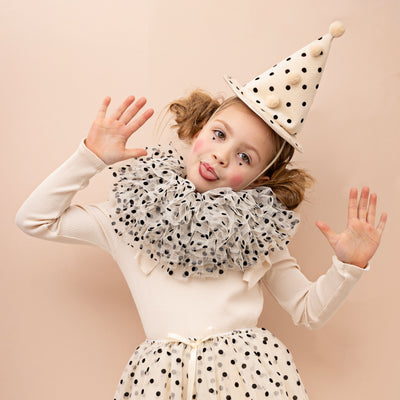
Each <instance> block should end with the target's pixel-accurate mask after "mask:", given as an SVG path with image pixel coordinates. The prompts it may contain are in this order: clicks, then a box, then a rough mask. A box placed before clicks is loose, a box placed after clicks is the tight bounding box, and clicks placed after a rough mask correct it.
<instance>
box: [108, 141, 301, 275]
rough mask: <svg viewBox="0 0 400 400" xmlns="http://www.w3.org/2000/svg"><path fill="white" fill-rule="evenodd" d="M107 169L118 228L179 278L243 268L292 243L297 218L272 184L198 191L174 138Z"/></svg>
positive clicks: (112, 216) (131, 243)
mask: <svg viewBox="0 0 400 400" xmlns="http://www.w3.org/2000/svg"><path fill="white" fill-rule="evenodd" d="M146 150H147V155H146V156H143V157H139V158H132V159H130V160H128V162H127V164H125V165H123V166H119V167H114V166H110V167H109V169H111V170H112V171H113V172H112V175H113V177H114V178H116V179H115V180H116V182H115V183H114V184H113V188H112V191H111V197H112V198H113V199H115V208H114V210H113V211H114V212H113V213H112V214H110V215H109V217H110V220H111V224H112V226H113V228H114V231H115V233H116V234H117V235H118V236H120V237H121V239H122V240H123V241H124V242H125V243H126V244H127V245H129V246H131V247H133V248H134V249H137V250H139V251H141V252H145V253H146V254H147V256H148V257H149V258H150V259H152V260H154V262H155V263H156V265H157V266H160V267H161V268H163V269H164V270H165V271H166V273H168V274H169V275H173V276H174V277H177V278H187V277H189V276H197V277H200V276H201V277H218V276H219V275H221V274H223V273H224V271H226V270H229V269H230V270H241V271H245V270H246V269H248V268H251V267H252V266H254V265H256V264H257V263H259V262H260V261H261V260H263V259H265V258H266V257H268V254H269V252H270V251H273V250H274V249H276V248H279V249H282V248H283V246H286V245H287V244H288V243H289V238H290V237H291V236H292V235H293V234H294V233H295V230H296V228H297V224H298V223H299V217H298V215H297V214H296V213H295V212H293V211H289V210H286V209H285V207H284V206H283V204H282V203H281V202H280V201H279V200H278V199H277V198H276V196H275V194H274V193H273V192H272V190H271V189H270V188H268V187H265V186H263V187H258V188H255V189H246V190H242V191H238V192H235V191H234V190H232V189H231V188H228V187H224V188H217V189H212V190H209V191H207V192H204V193H198V192H196V190H195V186H194V185H193V183H192V182H191V181H189V180H188V179H186V174H185V167H184V164H183V158H182V157H181V156H180V155H179V154H178V152H177V150H176V149H175V148H174V147H173V145H172V143H170V144H169V146H168V147H167V148H166V149H162V148H161V146H160V145H158V146H153V147H146Z"/></svg>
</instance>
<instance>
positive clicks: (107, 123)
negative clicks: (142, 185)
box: [85, 96, 154, 165]
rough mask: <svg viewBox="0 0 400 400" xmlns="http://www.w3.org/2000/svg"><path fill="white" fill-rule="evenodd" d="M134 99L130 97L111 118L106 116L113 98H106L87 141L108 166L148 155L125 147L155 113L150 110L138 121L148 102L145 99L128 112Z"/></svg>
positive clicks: (144, 151) (143, 151)
mask: <svg viewBox="0 0 400 400" xmlns="http://www.w3.org/2000/svg"><path fill="white" fill-rule="evenodd" d="M134 100H135V96H129V97H127V98H126V99H125V101H124V102H123V103H122V104H121V105H120V106H119V107H118V108H117V109H116V110H115V111H114V112H113V113H112V114H111V116H110V117H106V112H107V107H108V106H109V105H110V102H111V97H106V98H105V99H104V100H103V103H102V104H101V106H100V109H99V112H98V113H97V116H96V119H95V121H94V122H93V124H92V127H91V128H90V131H89V134H88V136H87V138H86V139H85V145H86V147H87V148H88V149H89V150H91V151H92V152H93V153H95V154H96V155H97V156H98V157H100V158H101V159H102V160H103V161H104V162H105V163H106V164H107V165H110V164H114V163H116V162H118V161H122V160H126V159H128V158H132V157H140V156H144V155H146V154H147V152H146V150H145V149H127V148H126V147H125V146H126V142H127V140H128V139H129V137H130V136H131V135H132V133H134V132H136V131H137V130H138V129H139V128H140V127H141V126H142V125H143V124H144V123H145V122H146V121H147V120H148V119H149V118H150V117H151V116H152V115H153V113H154V110H153V109H152V108H150V109H148V110H146V111H145V112H144V113H143V114H142V115H140V116H139V117H138V118H136V119H133V117H135V116H136V114H137V113H138V112H139V110H140V109H141V108H142V107H143V106H144V105H145V103H146V99H145V98H144V97H141V98H140V99H139V100H137V101H136V102H135V103H134V104H133V105H132V106H131V107H130V108H129V109H128V107H129V106H130V105H131V104H132V103H133V102H134Z"/></svg>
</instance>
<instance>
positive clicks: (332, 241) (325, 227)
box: [315, 221, 337, 247]
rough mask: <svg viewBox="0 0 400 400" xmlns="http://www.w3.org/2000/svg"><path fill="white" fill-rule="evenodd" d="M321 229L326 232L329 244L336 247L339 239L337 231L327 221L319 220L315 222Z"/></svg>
mask: <svg viewBox="0 0 400 400" xmlns="http://www.w3.org/2000/svg"><path fill="white" fill-rule="evenodd" d="M315 225H317V227H318V228H319V230H320V231H321V232H322V233H323V234H324V236H325V237H326V238H327V239H328V242H329V244H330V245H331V246H332V247H334V245H335V243H336V241H337V235H336V233H335V232H334V231H333V230H332V229H331V228H330V227H329V226H328V225H327V224H326V223H325V222H322V221H317V222H316V223H315Z"/></svg>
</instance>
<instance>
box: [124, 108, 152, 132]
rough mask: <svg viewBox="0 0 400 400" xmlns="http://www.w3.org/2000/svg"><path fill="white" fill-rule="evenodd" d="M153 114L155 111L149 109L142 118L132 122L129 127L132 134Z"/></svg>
mask: <svg viewBox="0 0 400 400" xmlns="http://www.w3.org/2000/svg"><path fill="white" fill-rule="evenodd" d="M153 114H154V110H153V109H152V108H149V109H148V110H146V111H145V112H144V113H143V114H142V115H141V116H140V117H138V118H137V119H135V120H134V121H132V122H131V123H130V124H129V125H128V127H129V131H130V133H131V134H132V133H133V132H135V131H137V130H138V129H139V128H140V127H141V126H142V125H143V124H144V123H145V122H146V121H147V120H148V119H149V118H150V117H151V116H152V115H153Z"/></svg>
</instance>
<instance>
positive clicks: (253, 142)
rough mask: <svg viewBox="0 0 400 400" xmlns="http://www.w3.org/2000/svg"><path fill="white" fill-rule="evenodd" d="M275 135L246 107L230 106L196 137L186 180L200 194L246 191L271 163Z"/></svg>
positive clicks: (238, 104) (189, 159) (216, 115)
mask: <svg viewBox="0 0 400 400" xmlns="http://www.w3.org/2000/svg"><path fill="white" fill-rule="evenodd" d="M273 134H274V133H273V132H272V130H271V129H270V128H269V127H268V125H267V124H266V123H265V122H264V121H263V120H262V119H261V118H260V117H258V116H257V115H256V114H255V113H253V111H251V110H250V109H249V108H248V107H247V106H246V105H245V104H243V103H234V104H232V105H230V106H229V107H227V108H225V109H223V110H222V111H220V112H218V113H217V114H215V115H214V116H213V117H212V118H211V119H210V120H209V121H208V122H207V124H206V125H204V127H203V128H202V129H201V130H200V131H199V132H198V133H197V134H196V135H195V136H194V137H193V139H192V142H191V148H190V151H189V153H188V154H187V156H186V160H185V164H186V173H187V179H189V180H190V181H191V182H192V183H193V184H194V185H195V187H196V190H197V191H198V192H200V193H203V192H205V191H207V190H211V189H215V188H219V187H230V188H232V189H233V190H235V191H239V190H242V189H245V188H246V186H247V185H248V184H249V183H250V182H251V181H252V180H253V179H254V178H255V177H256V176H257V175H258V174H259V173H260V172H261V171H262V170H263V169H264V168H265V167H266V166H267V164H268V162H270V161H271V160H272V158H273V156H274V154H273V141H272V135H273Z"/></svg>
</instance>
